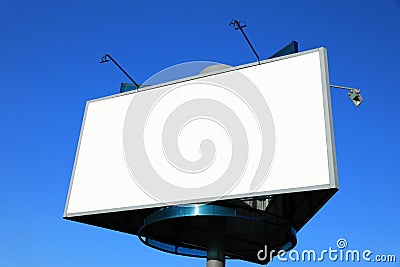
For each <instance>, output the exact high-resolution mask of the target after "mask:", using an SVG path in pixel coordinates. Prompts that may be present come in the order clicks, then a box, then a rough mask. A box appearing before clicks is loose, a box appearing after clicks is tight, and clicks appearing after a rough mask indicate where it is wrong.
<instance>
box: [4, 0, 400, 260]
mask: <svg viewBox="0 0 400 267" xmlns="http://www.w3.org/2000/svg"><path fill="white" fill-rule="evenodd" d="M231 18H237V19H243V20H246V22H247V25H248V28H247V29H246V31H247V34H248V36H249V37H250V39H251V40H252V42H253V44H254V46H255V47H256V49H257V51H258V52H259V54H260V57H261V58H266V57H268V56H269V55H271V54H273V53H274V52H275V51H277V50H279V49H280V48H281V47H283V46H284V45H286V44H287V43H289V42H290V41H291V40H297V41H298V42H299V47H300V50H307V49H311V48H316V47H320V46H324V47H326V48H327V49H328V57H329V67H330V78H331V83H332V84H340V85H347V86H354V87H359V88H361V89H362V95H363V96H364V99H365V102H364V103H363V104H362V105H361V106H360V107H359V108H358V109H356V108H355V107H353V105H352V104H351V102H350V101H349V100H348V99H347V96H346V92H344V91H340V90H332V102H333V115H334V126H335V135H336V146H337V157H338V169H339V181H340V186H341V189H340V191H339V192H338V193H337V194H336V195H335V196H334V197H333V198H332V199H331V200H330V201H329V202H328V204H327V205H326V206H325V207H324V208H323V209H322V210H321V211H320V212H319V213H318V214H317V216H316V217H314V218H313V219H312V220H311V221H310V222H309V223H308V224H307V225H306V226H305V227H304V228H303V229H302V231H301V232H300V233H299V235H298V239H299V244H298V246H297V249H302V248H308V249H312V248H313V249H321V250H322V249H325V248H328V247H329V246H332V247H335V243H336V240H337V239H338V238H340V237H345V238H346V239H347V240H348V243H349V248H358V249H366V248H368V249H371V250H373V251H374V252H376V253H382V254H384V253H387V254H389V253H392V254H396V255H397V257H398V262H397V263H392V264H389V263H386V264H377V263H369V264H370V265H371V266H372V265H374V266H375V265H387V266H400V263H399V262H400V241H399V238H400V233H399V225H400V214H399V210H400V209H399V204H400V201H399V187H400V174H399V166H400V156H399V150H400V141H399V136H400V134H399V133H400V131H399V130H400V111H399V104H398V103H399V101H400V88H399V87H400V86H399V85H400V52H399V50H400V46H399V44H400V1H398V0H382V1H372V0H369V1H365V0H364V1H360V0H357V1H348V0H340V1H296V0H293V1H251V2H250V1H158V2H157V1H108V2H106V1H74V0H72V1H71V0H70V1H18V0H0V53H1V54H0V90H1V93H2V96H1V97H0V122H1V131H0V136H1V137H0V142H1V146H0V147H1V149H0V157H1V158H0V164H1V174H0V214H1V215H0V266H7V267H11V266H40V267H46V266H58V267H62V266H74V267H75V266H96V267H103V266H121V267H122V266H141V265H146V266H204V265H205V262H204V260H199V259H191V258H185V257H178V256H174V255H170V254H165V253H161V252H158V251H155V250H152V249H150V248H148V247H146V246H144V245H143V244H142V243H140V241H139V240H138V239H137V238H136V237H135V236H129V235H126V234H121V233H117V232H113V231H110V230H106V229H101V228H96V227H91V226H87V225H83V224H78V223H74V222H70V221H65V220H63V219H62V213H63V209H64V203H65V199H66V196H67V190H68V185H69V180H70V175H71V171H72V167H73V160H74V156H75V149H76V146H77V142H78V137H79V130H80V127H81V121H82V116H83V111H84V106H85V101H86V100H89V99H93V98H97V97H100V96H106V95H110V94H114V93H116V92H118V90H119V83H120V82H121V81H126V82H128V80H127V79H126V78H125V77H124V76H123V74H122V73H120V72H119V71H118V70H117V69H116V68H115V67H114V66H113V65H112V64H106V65H100V64H98V60H99V58H100V57H101V56H102V55H103V54H104V53H110V54H111V55H113V56H114V57H115V58H116V59H118V60H119V62H120V63H121V65H123V66H124V67H125V68H126V69H127V70H128V71H129V72H130V73H131V74H132V75H133V76H134V77H135V78H136V79H137V80H138V81H139V82H143V81H144V80H146V79H147V78H148V77H149V76H151V75H153V74H154V73H156V72H157V71H159V70H162V69H163V68H165V67H168V66H171V65H174V64H177V63H182V62H186V61H192V60H210V61H217V62H222V63H227V64H230V65H239V64H243V63H247V62H253V61H254V56H253V55H252V53H251V51H250V50H249V48H248V47H247V44H246V43H245V42H244V40H243V38H242V36H240V34H239V33H238V32H235V31H233V29H231V28H230V27H229V26H228V22H229V21H230V19H231ZM283 264H284V263H279V262H273V263H271V264H270V266H283ZM306 264H307V265H322V264H328V265H333V264H334V263H329V262H325V263H304V264H299V265H306ZM336 264H340V265H344V263H336ZM228 266H256V265H253V264H250V263H245V262H240V261H231V262H228Z"/></svg>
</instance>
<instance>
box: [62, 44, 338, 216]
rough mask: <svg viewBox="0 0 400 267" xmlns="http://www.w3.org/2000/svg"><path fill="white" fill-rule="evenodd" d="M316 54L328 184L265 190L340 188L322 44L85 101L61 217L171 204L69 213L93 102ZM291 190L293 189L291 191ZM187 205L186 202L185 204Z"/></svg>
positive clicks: (283, 192)
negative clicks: (297, 51) (322, 111)
mask: <svg viewBox="0 0 400 267" xmlns="http://www.w3.org/2000/svg"><path fill="white" fill-rule="evenodd" d="M315 52H318V53H319V56H320V57H319V58H320V69H321V84H322V94H323V107H324V118H325V133H326V144H327V154H328V170H329V185H328V184H324V185H315V186H306V187H296V188H287V189H279V190H272V191H267V192H268V194H267V195H268V196H270V195H278V194H286V193H295V192H301V191H314V190H325V189H339V182H338V171H337V163H336V148H335V139H334V131H333V117H332V104H331V96H330V84H329V71H328V56H327V50H326V48H324V47H320V48H316V49H312V50H307V51H303V52H299V53H294V54H289V55H286V56H281V57H276V58H272V59H267V60H262V61H260V63H258V62H253V63H249V64H244V65H240V66H236V67H232V68H229V69H225V70H218V71H213V72H208V73H204V74H199V75H196V76H190V77H186V78H182V79H178V80H174V81H170V82H165V83H161V84H156V85H152V86H148V87H145V88H143V89H142V90H140V91H139V92H137V91H136V90H133V91H127V92H124V93H119V94H114V95H110V96H105V97H101V98H96V99H92V100H88V101H86V106H85V112H84V115H83V122H82V126H81V130H80V133H79V141H78V146H77V150H76V153H75V159H74V166H73V170H72V174H71V179H70V185H69V189H68V195H67V199H66V204H65V208H64V214H63V217H64V218H67V217H69V218H71V217H76V216H84V215H95V214H101V213H110V212H119V211H131V210H140V209H147V208H157V207H160V208H161V207H166V206H171V205H170V204H167V203H156V204H148V205H136V206H128V207H122V208H112V209H103V210H95V211H88V212H74V213H68V212H67V211H68V205H69V200H70V196H71V190H72V187H73V182H74V176H75V169H76V163H77V160H78V156H79V149H80V145H81V141H82V140H81V139H82V133H83V129H84V127H85V122H86V114H87V110H88V106H89V104H90V103H92V102H96V101H101V100H106V99H110V98H114V97H120V96H124V95H128V94H135V93H141V92H143V91H147V90H152V89H159V88H161V87H164V86H169V85H172V84H178V83H183V82H187V81H192V80H196V79H200V78H204V77H208V76H213V75H216V74H220V73H225V72H230V71H235V70H240V69H244V68H248V67H253V66H258V65H260V64H267V63H271V62H275V61H279V60H285V59H288V58H292V57H298V56H303V55H306V54H310V53H315ZM294 189H296V190H295V191H294ZM265 193H266V191H264V192H253V193H247V194H236V195H234V197H232V196H229V197H228V196H224V197H221V198H220V200H233V199H241V198H252V197H260V196H263V195H266V194H265ZM207 201H208V200H207V199H206V198H205V199H201V200H200V199H198V200H196V202H195V203H202V202H207ZM184 203H186V201H184V202H182V203H180V202H178V203H175V204H176V205H179V204H184ZM186 204H187V203H186Z"/></svg>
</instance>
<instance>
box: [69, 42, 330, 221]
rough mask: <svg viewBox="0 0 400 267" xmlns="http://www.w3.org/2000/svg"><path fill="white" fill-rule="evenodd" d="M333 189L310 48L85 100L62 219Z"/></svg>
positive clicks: (323, 104) (320, 52)
mask: <svg viewBox="0 0 400 267" xmlns="http://www.w3.org/2000/svg"><path fill="white" fill-rule="evenodd" d="M337 188H338V182H337V170H336V160H335V147H334V139H333V128H332V114H331V102H330V95H329V77H328V69H327V55H326V50H325V49H324V48H318V49H314V50H310V51H305V52H301V53H296V54H293V55H288V56H283V57H279V58H273V59H269V60H266V61H262V62H261V63H260V64H259V63H251V64H247V65H242V66H238V67H232V68H227V69H223V70H218V71H214V72H209V73H202V74H199V75H197V76H192V77H188V78H185V79H181V80H177V81H172V82H167V83H163V84H156V85H152V86H147V87H145V88H142V89H140V90H138V91H131V92H126V93H122V94H117V95H113V96H109V97H104V98H100V99H95V100H91V101H88V102H87V104H86V110H85V115H84V120H83V124H82V129H81V134H80V140H79V145H78V149H77V153H76V159H75V163H74V169H73V174H72V178H71V184H70V188H69V192H68V198H67V203H66V207H65V213H64V216H65V217H67V218H73V217H79V216H87V215H91V214H105V213H111V212H122V211H135V210H137V211H140V210H146V209H150V208H157V207H164V206H170V205H177V204H189V203H191V204H192V203H205V202H210V201H216V200H233V199H244V198H252V197H258V196H271V195H277V194H287V193H296V192H307V191H315V190H327V189H335V190H336V189H337ZM91 224H95V222H91Z"/></svg>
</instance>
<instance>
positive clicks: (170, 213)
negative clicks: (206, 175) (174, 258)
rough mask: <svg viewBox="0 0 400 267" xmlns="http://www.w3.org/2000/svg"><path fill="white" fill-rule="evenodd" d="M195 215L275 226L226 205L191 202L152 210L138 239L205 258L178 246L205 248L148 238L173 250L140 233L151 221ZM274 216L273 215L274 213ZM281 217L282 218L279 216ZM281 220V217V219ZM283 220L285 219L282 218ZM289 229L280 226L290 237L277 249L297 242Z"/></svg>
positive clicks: (294, 244) (286, 248)
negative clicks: (231, 218) (191, 203)
mask: <svg viewBox="0 0 400 267" xmlns="http://www.w3.org/2000/svg"><path fill="white" fill-rule="evenodd" d="M270 215H274V214H270ZM196 216H219V217H234V218H240V219H245V220H251V221H258V222H262V223H268V224H271V225H275V226H277V227H280V226H278V225H277V224H274V223H271V222H268V221H267V220H265V219H263V218H255V217H248V216H240V215H238V214H237V211H236V209H234V208H228V207H222V206H216V205H209V204H193V205H183V206H171V207H167V208H161V209H160V210H157V211H155V212H153V213H152V214H150V215H149V216H147V217H146V218H145V221H144V224H143V226H142V227H141V228H140V229H139V231H138V237H139V240H140V241H141V242H142V243H143V244H145V245H147V246H149V247H151V248H154V249H157V250H160V251H163V252H167V253H172V254H176V255H182V256H189V257H195V258H205V257H206V256H203V255H196V254H189V253H184V252H178V249H179V248H183V249H188V250H194V251H201V252H204V251H206V249H205V248H204V250H202V249H199V248H191V247H190V246H187V247H185V246H181V245H179V246H178V245H175V244H170V243H164V242H160V241H157V240H155V239H150V240H154V241H155V242H157V243H160V244H161V245H162V244H164V245H166V246H172V247H174V250H168V249H165V248H162V247H161V246H156V245H154V244H151V243H149V241H148V240H149V238H147V237H146V236H143V235H141V233H142V231H143V230H144V229H145V228H146V227H147V226H149V225H151V224H153V223H157V222H160V221H164V220H170V219H178V218H182V217H196ZM274 216H275V215H274ZM275 217H277V218H280V216H275ZM280 219H282V218H280ZM282 220H283V219H282ZM283 221H285V220H283ZM287 224H288V225H289V223H287ZM289 227H290V228H289V229H290V230H289V229H285V228H283V227H280V228H282V230H283V231H285V232H286V233H287V234H288V236H289V237H291V238H290V239H291V240H290V241H288V242H287V243H285V244H283V245H282V246H281V248H280V249H279V250H278V251H280V250H284V251H289V250H291V249H293V248H294V247H295V246H296V244H297V237H296V234H297V233H296V230H295V229H294V228H293V227H291V226H290V225H289ZM240 258H241V257H238V256H236V255H230V254H229V253H228V254H227V255H226V259H240Z"/></svg>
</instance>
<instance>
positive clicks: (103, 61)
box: [99, 55, 110, 64]
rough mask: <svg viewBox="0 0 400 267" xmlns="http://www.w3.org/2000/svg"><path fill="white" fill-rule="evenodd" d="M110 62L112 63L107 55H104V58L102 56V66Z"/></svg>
mask: <svg viewBox="0 0 400 267" xmlns="http://www.w3.org/2000/svg"><path fill="white" fill-rule="evenodd" d="M108 61H110V60H109V59H107V55H104V56H102V57H101V59H100V62H99V63H100V64H102V63H106V62H108Z"/></svg>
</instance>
